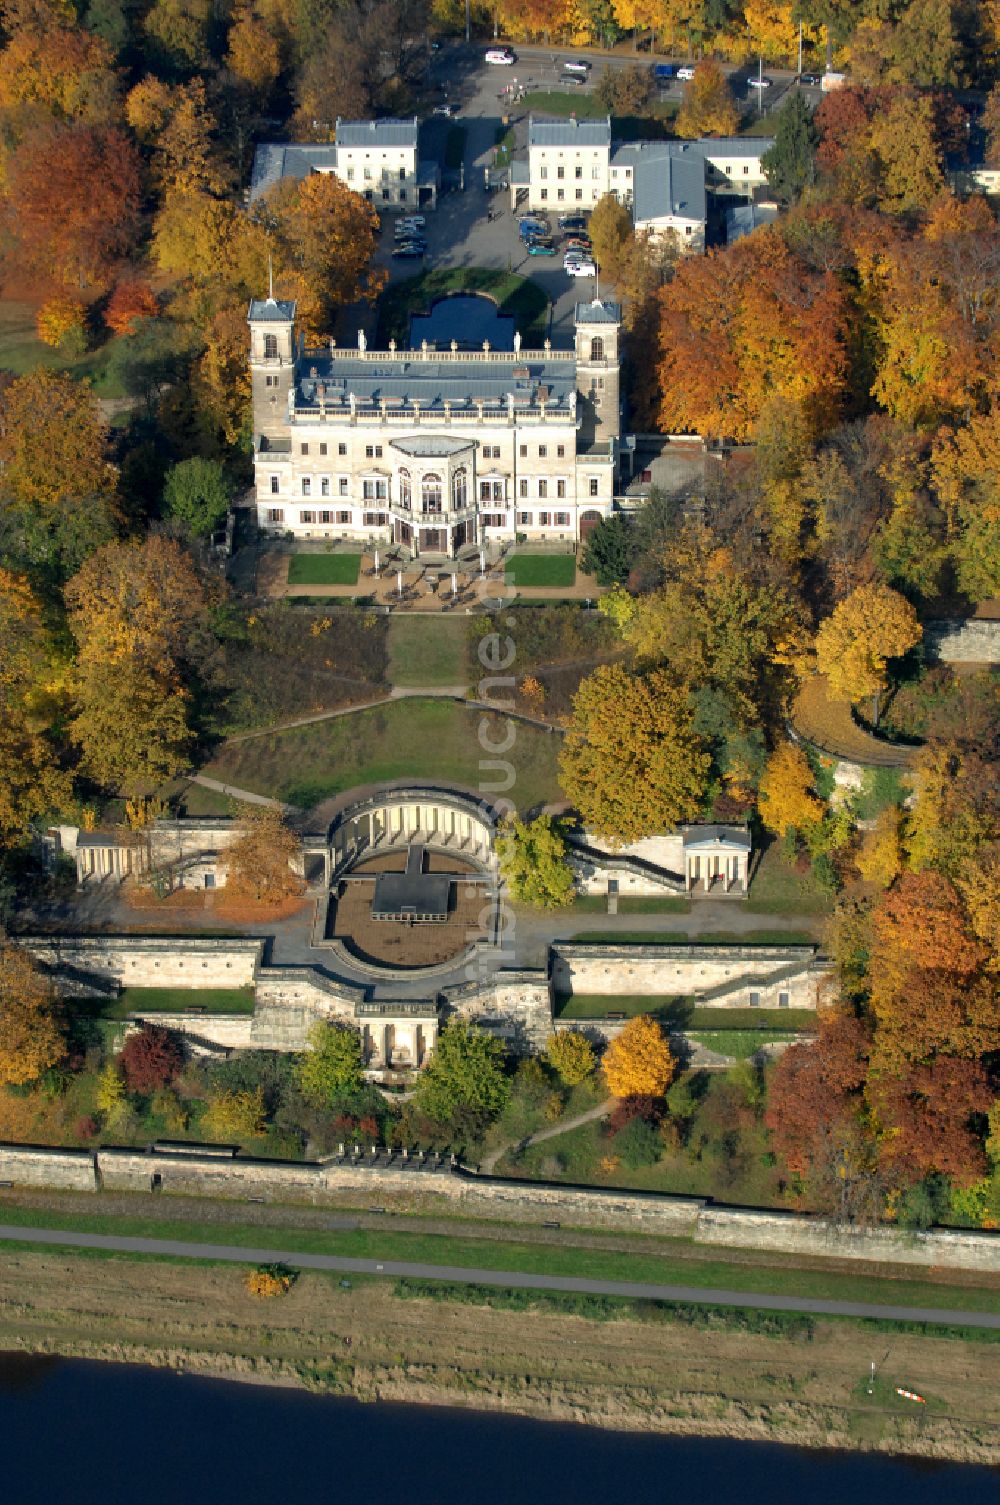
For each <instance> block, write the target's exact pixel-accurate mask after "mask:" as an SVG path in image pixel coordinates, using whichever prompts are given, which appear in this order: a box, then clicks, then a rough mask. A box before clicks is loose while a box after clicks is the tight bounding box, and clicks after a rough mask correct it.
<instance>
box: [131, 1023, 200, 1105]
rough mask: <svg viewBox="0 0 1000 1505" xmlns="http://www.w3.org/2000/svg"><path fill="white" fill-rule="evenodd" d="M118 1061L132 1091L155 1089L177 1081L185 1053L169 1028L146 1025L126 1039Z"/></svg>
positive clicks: (153, 1090)
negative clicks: (175, 1079) (176, 1077)
mask: <svg viewBox="0 0 1000 1505" xmlns="http://www.w3.org/2000/svg"><path fill="white" fill-rule="evenodd" d="M118 1064H119V1066H120V1067H121V1069H122V1071H123V1073H124V1075H125V1083H126V1085H127V1087H128V1090H129V1091H130V1092H155V1091H156V1090H157V1088H158V1087H166V1086H167V1085H168V1083H170V1082H172V1081H173V1079H174V1077H175V1076H176V1075H177V1073H178V1072H179V1071H180V1069H181V1067H182V1066H183V1064H184V1054H183V1052H182V1050H181V1048H180V1045H179V1044H178V1042H177V1041H176V1040H175V1038H174V1036H173V1035H171V1034H170V1033H169V1032H168V1031H167V1030H165V1029H160V1028H159V1026H158V1025H156V1024H144V1025H143V1027H142V1029H141V1030H138V1031H137V1032H136V1033H135V1034H134V1035H129V1037H128V1039H127V1040H126V1041H125V1044H124V1046H123V1047H122V1052H121V1055H120V1056H119V1057H118Z"/></svg>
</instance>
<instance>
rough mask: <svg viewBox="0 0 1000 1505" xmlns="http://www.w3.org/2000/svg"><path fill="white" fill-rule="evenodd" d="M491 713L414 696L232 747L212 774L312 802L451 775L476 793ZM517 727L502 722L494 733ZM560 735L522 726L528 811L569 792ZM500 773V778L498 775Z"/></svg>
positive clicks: (516, 761)
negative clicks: (561, 767)
mask: <svg viewBox="0 0 1000 1505" xmlns="http://www.w3.org/2000/svg"><path fill="white" fill-rule="evenodd" d="M482 715H483V713H482V712H481V711H478V710H473V709H472V708H471V707H468V706H464V705H460V704H457V703H456V702H455V701H452V700H432V699H429V698H428V699H423V698H422V697H420V696H414V697H412V698H409V699H406V700H399V701H390V702H389V703H387V704H386V705H384V706H375V707H372V709H370V710H366V711H359V712H358V713H357V714H356V715H351V716H341V717H338V718H337V719H336V720H333V721H322V722H316V723H314V724H313V725H312V726H300V727H294V728H292V729H290V730H289V731H285V732H273V733H271V734H270V735H268V736H265V737H254V738H252V739H250V740H248V741H246V742H236V743H232V744H230V745H229V746H227V747H224V748H223V749H222V750H221V751H220V752H219V754H218V756H217V757H215V758H214V759H213V760H212V762H211V763H208V764H206V766H205V768H204V769H203V770H202V772H203V773H206V774H207V775H208V776H209V777H210V778H213V779H220V780H222V781H223V782H225V783H226V784H231V785H233V786H235V787H236V788H239V789H250V790H252V791H253V792H254V793H255V794H267V795H271V796H272V797H276V798H278V799H282V800H286V801H287V802H288V803H290V804H293V805H300V806H302V807H303V808H307V807H309V806H311V805H315V804H317V803H318V802H319V801H320V800H324V799H328V798H329V797H330V796H332V795H336V794H341V793H342V792H343V791H344V790H347V789H354V788H356V787H357V786H358V785H360V784H384V783H386V782H388V781H389V780H390V779H405V778H413V779H421V780H422V779H428V780H444V781H446V782H448V783H453V784H458V785H461V786H463V787H464V788H467V789H478V788H479V787H480V785H481V783H482V771H481V767H480V760H481V759H482V758H483V756H484V754H483V751H482V748H481V746H480V739H479V728H480V722H481V720H482ZM506 727H507V721H506V718H504V717H498V718H497V727H496V729H495V731H494V732H493V733H492V735H493V737H494V738H495V739H497V738H499V737H500V736H501V734H502V733H503V731H504V729H505V728H506ZM559 742H560V739H559V737H558V736H557V735H555V734H554V733H549V732H544V731H540V730H539V729H537V728H535V727H532V726H518V728H517V739H516V742H515V743H514V745H513V746H512V748H511V750H510V752H509V753H508V754H507V757H508V759H509V761H510V762H511V764H512V765H513V768H514V771H515V778H516V782H515V785H514V790H513V793H514V797H515V798H516V800H517V804H518V808H519V809H521V810H527V809H529V808H530V807H531V806H533V805H537V804H544V803H546V802H548V801H549V800H554V799H558V798H559V783H558V778H557V768H556V759H557V756H558V752H559ZM489 777H490V778H495V777H496V774H495V771H491V772H490V774H489Z"/></svg>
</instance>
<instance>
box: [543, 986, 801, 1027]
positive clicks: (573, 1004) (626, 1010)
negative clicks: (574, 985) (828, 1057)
mask: <svg viewBox="0 0 1000 1505" xmlns="http://www.w3.org/2000/svg"><path fill="white" fill-rule="evenodd" d="M555 1012H556V1016H557V1017H558V1018H560V1019H607V1018H608V1017H609V1016H610V1015H612V1014H622V1015H624V1017H625V1018H627V1019H633V1018H634V1017H635V1016H636V1014H652V1015H653V1016H654V1017H655V1018H657V1019H662V1020H663V1021H664V1023H665V1024H669V1025H671V1026H672V1027H674V1028H676V1029H694V1030H712V1031H716V1030H759V1031H760V1034H761V1036H762V1037H764V1036H769V1035H783V1034H789V1033H792V1034H796V1033H799V1032H800V1031H803V1030H809V1031H813V1030H815V1028H816V1015H815V1013H814V1012H813V1010H812V1009H749V1008H748V1009H735V1008H734V1009H728V1008H725V1009H722V1008H698V1007H697V1006H696V1005H695V1004H694V1003H692V1002H691V1000H690V999H689V998H677V997H671V996H670V995H669V994H666V993H663V994H656V993H650V994H638V993H634V994H631V995H622V994H621V993H557V994H556V998H555Z"/></svg>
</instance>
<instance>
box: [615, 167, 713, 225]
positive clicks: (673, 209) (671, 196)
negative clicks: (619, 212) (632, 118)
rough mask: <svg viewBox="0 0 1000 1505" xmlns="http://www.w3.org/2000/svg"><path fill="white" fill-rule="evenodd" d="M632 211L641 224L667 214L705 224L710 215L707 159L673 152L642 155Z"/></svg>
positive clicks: (635, 176)
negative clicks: (703, 160)
mask: <svg viewBox="0 0 1000 1505" xmlns="http://www.w3.org/2000/svg"><path fill="white" fill-rule="evenodd" d="M632 213H633V216H634V218H635V221H636V224H640V225H641V224H645V223H646V222H647V221H649V220H657V219H664V218H666V217H667V216H668V215H679V216H680V217H682V218H683V219H691V220H699V221H701V222H702V223H704V221H705V220H706V219H707V217H708V206H707V202H706V199H705V164H704V162H702V161H700V160H699V159H698V158H696V157H681V156H678V155H676V154H675V153H674V152H668V153H664V154H657V155H655V156H654V155H653V154H650V156H649V157H647V158H643V159H642V160H641V161H640V162H639V163H638V165H637V166H636V168H635V170H634V171H633V174H632Z"/></svg>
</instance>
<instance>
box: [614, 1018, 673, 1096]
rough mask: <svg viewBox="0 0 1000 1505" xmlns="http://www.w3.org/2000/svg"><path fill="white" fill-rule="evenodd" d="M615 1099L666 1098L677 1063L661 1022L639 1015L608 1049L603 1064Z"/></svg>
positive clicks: (631, 1020)
mask: <svg viewBox="0 0 1000 1505" xmlns="http://www.w3.org/2000/svg"><path fill="white" fill-rule="evenodd" d="M601 1065H602V1069H603V1071H604V1077H605V1080H606V1081H607V1084H608V1089H609V1091H610V1092H611V1093H612V1095H613V1096H614V1097H662V1096H663V1094H664V1093H665V1092H666V1090H667V1088H668V1087H669V1086H670V1083H671V1082H672V1081H673V1079H674V1070H675V1068H676V1062H675V1061H674V1058H673V1056H672V1055H671V1053H670V1042H669V1040H668V1039H667V1037H666V1035H665V1034H664V1033H663V1029H662V1026H661V1025H660V1023H659V1021H658V1020H657V1019H654V1018H652V1016H651V1015H649V1014H637V1015H636V1016H635V1018H634V1019H630V1020H629V1021H628V1023H627V1024H626V1025H625V1027H624V1029H623V1030H622V1032H621V1034H620V1035H619V1036H618V1037H617V1038H616V1039H614V1040H612V1042H611V1044H610V1045H609V1046H608V1048H607V1050H606V1051H605V1053H604V1060H603V1062H602V1063H601Z"/></svg>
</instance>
